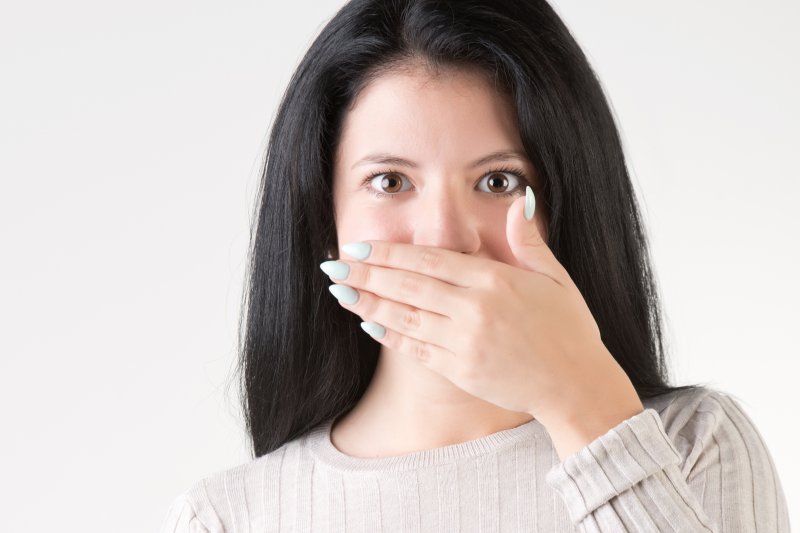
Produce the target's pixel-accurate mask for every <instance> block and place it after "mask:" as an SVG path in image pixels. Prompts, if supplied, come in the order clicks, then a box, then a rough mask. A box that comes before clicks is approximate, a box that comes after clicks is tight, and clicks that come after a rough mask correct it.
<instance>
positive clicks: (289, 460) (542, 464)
mask: <svg viewBox="0 0 800 533" xmlns="http://www.w3.org/2000/svg"><path fill="white" fill-rule="evenodd" d="M534 193H535V194H534ZM254 229H255V231H254V234H253V243H252V244H253V248H252V261H251V265H250V272H249V290H248V293H247V301H246V311H247V313H246V315H244V316H245V317H246V328H245V330H244V337H243V342H242V350H241V353H242V358H241V361H240V363H241V365H240V370H241V377H242V385H243V391H242V392H243V399H244V402H243V406H244V412H245V416H246V420H247V425H248V430H249V434H250V437H251V439H252V443H253V450H254V457H255V459H254V460H252V461H250V462H248V463H246V464H243V465H239V466H237V467H235V468H232V469H229V470H226V471H223V472H218V473H215V474H213V475H211V476H209V477H207V478H205V479H203V480H201V481H199V482H197V483H196V484H195V485H194V486H192V487H191V488H190V489H189V490H187V491H186V492H185V493H184V494H182V495H181V496H180V497H179V498H177V499H176V501H175V502H174V504H173V506H172V507H171V508H170V510H169V513H168V516H167V518H166V520H165V522H164V524H163V529H162V530H163V531H219V532H221V531H290V530H291V531H295V530H296V531H322V530H331V531H380V530H385V531H400V530H403V531H471V530H476V531H477V530H481V531H486V530H499V529H503V530H507V531H548V532H552V531H574V530H575V529H578V530H581V531H673V530H680V531H732V530H736V531H756V530H758V531H788V530H789V524H788V514H787V510H786V503H785V498H784V495H783V492H782V489H781V485H780V481H779V479H778V475H777V473H776V471H775V468H774V465H773V463H772V459H771V457H770V454H769V451H768V449H767V448H766V446H765V444H764V443H763V441H762V439H761V437H760V435H759V433H758V431H757V429H756V427H755V426H754V425H753V422H752V421H751V419H750V418H749V417H748V416H747V415H746V414H745V413H744V412H743V411H742V409H741V407H740V405H739V404H738V402H736V401H735V400H734V399H733V398H732V397H731V396H730V395H728V394H725V393H723V392H721V391H716V390H712V389H710V388H707V387H705V386H701V385H694V386H680V387H678V386H670V385H669V384H668V383H667V378H666V375H667V370H666V365H665V357H664V349H663V344H662V339H661V329H660V320H661V317H660V314H659V303H658V299H657V294H656V288H655V285H654V282H653V277H652V273H651V270H650V265H649V263H648V252H647V244H646V239H645V234H644V229H643V227H642V224H641V220H640V218H639V212H638V208H637V205H636V202H635V197H634V191H633V188H632V186H631V183H630V180H629V177H628V174H627V170H626V166H625V161H624V156H623V152H622V148H621V146H620V141H619V137H618V134H617V130H616V127H615V124H614V121H613V118H612V115H611V113H610V110H609V106H608V103H607V101H606V99H605V97H604V95H603V92H602V90H601V87H600V85H599V83H598V81H597V79H596V77H595V75H594V73H593V71H592V69H591V68H590V66H589V64H588V62H587V60H586V58H585V56H584V55H583V53H582V52H581V51H580V49H579V47H578V46H577V44H576V43H575V41H574V40H573V38H572V37H571V35H570V34H569V32H568V30H567V29H566V28H565V26H564V25H563V23H562V22H561V21H560V20H559V18H558V17H557V15H556V14H555V13H554V12H553V10H552V9H551V8H550V6H549V5H548V4H547V3H546V2H545V1H543V0H540V1H529V0H525V1H522V0H503V1H500V0H482V1H480V0H459V1H430V0H429V1H422V0H419V1H417V0H403V1H386V0H354V1H352V2H350V3H348V4H347V5H345V6H344V7H343V8H342V9H341V10H340V11H339V13H338V14H337V15H336V16H335V17H334V18H333V19H332V20H331V21H330V22H329V24H328V25H327V26H326V27H325V28H324V29H323V31H322V32H321V34H320V35H319V36H318V38H317V39H316V40H315V42H314V43H313V44H312V46H311V48H310V49H309V51H308V53H307V54H306V56H305V57H304V59H303V60H302V62H301V63H300V65H299V66H298V68H297V71H296V73H295V75H294V77H293V78H292V80H291V82H290V85H289V88H288V90H287V92H286V95H285V96H284V99H283V102H282V104H281V106H280V109H279V112H278V115H277V117H276V120H275V124H274V126H273V130H272V134H271V137H270V141H269V150H268V156H267V160H266V164H265V169H264V173H263V183H262V189H261V195H260V202H259V203H258V217H257V221H256V223H255V228H254ZM326 259H327V260H326ZM334 259H335V260H334ZM321 261H322V263H321V264H320V262H321ZM329 290H330V293H331V294H333V296H335V297H336V299H334V298H332V297H331V296H330V295H329V294H326V293H327V292H328V291H329ZM362 330H363V331H362ZM365 332H366V333H368V334H369V335H367V334H365Z"/></svg>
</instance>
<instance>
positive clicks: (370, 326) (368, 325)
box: [361, 322, 386, 339]
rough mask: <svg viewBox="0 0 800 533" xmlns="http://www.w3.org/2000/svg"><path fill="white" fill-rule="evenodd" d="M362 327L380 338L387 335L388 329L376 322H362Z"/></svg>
mask: <svg viewBox="0 0 800 533" xmlns="http://www.w3.org/2000/svg"><path fill="white" fill-rule="evenodd" d="M361 329H363V330H364V331H366V332H367V333H369V334H370V335H372V336H373V337H377V338H379V339H380V338H382V337H383V336H384V335H386V329H385V328H384V327H383V326H381V325H380V324H378V323H376V322H362V323H361Z"/></svg>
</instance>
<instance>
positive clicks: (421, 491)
mask: <svg viewBox="0 0 800 533" xmlns="http://www.w3.org/2000/svg"><path fill="white" fill-rule="evenodd" d="M643 404H644V406H645V410H644V411H643V412H641V413H639V414H637V415H635V416H633V417H631V418H629V419H627V420H625V421H623V422H621V423H620V424H619V425H617V426H616V427H614V428H612V429H610V430H609V431H608V432H607V433H606V434H604V435H601V436H600V437H598V438H596V439H595V440H594V441H592V442H591V443H589V444H588V445H587V446H585V447H584V448H582V449H581V450H578V451H577V452H575V453H573V454H572V455H570V456H568V457H566V458H565V459H564V461H559V458H558V455H557V453H556V451H555V449H554V447H553V444H552V441H551V439H550V436H549V434H548V433H547V430H546V429H545V427H544V426H543V425H542V424H541V423H540V422H539V421H538V420H535V419H534V420H531V421H530V422H527V423H525V424H523V425H521V426H517V427H515V428H512V429H507V430H503V431H500V432H497V433H493V434H491V435H487V436H485V437H482V438H479V439H475V440H471V441H468V442H463V443H460V444H455V445H451V446H445V447H441V448H435V449H432V450H426V451H420V452H413V453H409V454H406V455H402V456H396V457H384V458H377V459H364V458H358V457H351V456H348V455H345V454H343V453H342V452H340V451H339V450H338V449H336V448H335V447H334V446H333V444H332V443H331V441H330V427H331V423H332V420H331V421H328V422H327V423H325V424H323V425H321V426H318V427H316V428H314V429H313V430H311V431H310V432H308V433H306V434H305V435H303V436H302V437H300V438H298V439H295V440H293V441H291V442H287V443H286V444H284V445H283V446H282V447H281V448H279V449H277V450H275V451H273V452H272V453H269V454H267V455H264V456H262V457H260V458H257V459H255V460H253V461H250V462H248V463H245V464H242V465H239V466H236V467H234V468H231V469H228V470H224V471H221V472H217V473H215V474H212V475H210V476H208V477H206V478H204V479H201V480H200V481H198V482H196V483H195V484H194V485H193V486H191V487H190V488H189V489H188V490H186V491H185V492H184V493H183V494H181V495H179V496H178V497H177V498H176V499H175V500H174V501H173V503H172V505H171V506H170V507H169V509H168V511H167V513H166V517H165V519H164V521H163V523H162V528H161V532H162V533H175V532H194V533H210V532H220V533H221V532H227V533H256V532H258V533H261V532H279V531H280V532H284V531H293V532H307V531H308V532H310V531H314V532H327V531H331V532H333V531H343V532H369V533H373V532H447V533H450V532H468V531H476V532H482V533H486V532H500V531H507V532H517V531H519V532H522V531H531V532H548V533H552V532H573V531H580V532H609V531H614V532H617V531H632V532H649V531H686V532H708V531H712V532H726V533H727V532H734V531H736V532H764V533H767V532H769V533H788V532H789V531H790V529H789V516H788V511H787V506H786V499H785V496H784V493H783V489H782V487H781V484H780V480H779V478H778V475H777V473H776V470H775V466H774V464H773V461H772V457H771V456H770V453H769V451H768V449H767V447H766V445H765V443H764V441H763V439H762V437H761V435H760V434H759V432H758V430H757V429H756V427H755V425H754V424H753V422H752V420H751V419H750V418H749V417H748V415H746V414H745V413H744V411H743V410H742V408H741V406H740V405H739V404H738V403H737V402H736V401H735V400H734V399H733V398H732V397H730V396H729V395H727V394H725V393H723V392H720V391H716V390H712V389H710V388H705V389H702V390H700V391H678V392H675V393H670V394H667V395H664V396H661V397H658V398H655V399H649V400H645V401H644V402H643Z"/></svg>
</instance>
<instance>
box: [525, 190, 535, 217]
mask: <svg viewBox="0 0 800 533" xmlns="http://www.w3.org/2000/svg"><path fill="white" fill-rule="evenodd" d="M535 209H536V198H535V197H534V196H533V189H531V186H530V185H526V186H525V220H532V219H533V212H534V210H535Z"/></svg>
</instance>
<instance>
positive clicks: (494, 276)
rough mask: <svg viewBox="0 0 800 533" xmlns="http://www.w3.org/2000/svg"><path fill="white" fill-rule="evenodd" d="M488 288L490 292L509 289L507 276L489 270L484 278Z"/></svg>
mask: <svg viewBox="0 0 800 533" xmlns="http://www.w3.org/2000/svg"><path fill="white" fill-rule="evenodd" d="M484 283H485V285H486V288H487V289H489V290H490V291H493V292H494V291H501V290H503V289H506V288H508V282H507V281H506V278H505V276H503V274H502V273H501V272H499V271H497V270H494V269H489V270H488V271H487V272H486V274H485V277H484Z"/></svg>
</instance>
